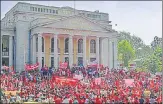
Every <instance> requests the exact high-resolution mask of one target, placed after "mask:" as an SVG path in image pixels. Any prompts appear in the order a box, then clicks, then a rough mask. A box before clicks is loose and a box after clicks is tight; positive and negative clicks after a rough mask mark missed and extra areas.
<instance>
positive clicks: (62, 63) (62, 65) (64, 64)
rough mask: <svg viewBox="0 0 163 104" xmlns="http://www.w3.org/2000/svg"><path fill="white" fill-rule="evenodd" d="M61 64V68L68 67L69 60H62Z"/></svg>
mask: <svg viewBox="0 0 163 104" xmlns="http://www.w3.org/2000/svg"><path fill="white" fill-rule="evenodd" d="M59 66H60V68H67V66H68V63H67V62H60V64H59Z"/></svg>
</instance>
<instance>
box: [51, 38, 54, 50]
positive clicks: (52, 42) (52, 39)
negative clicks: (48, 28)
mask: <svg viewBox="0 0 163 104" xmlns="http://www.w3.org/2000/svg"><path fill="white" fill-rule="evenodd" d="M51 52H54V38H51Z"/></svg>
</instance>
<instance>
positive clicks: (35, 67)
mask: <svg viewBox="0 0 163 104" xmlns="http://www.w3.org/2000/svg"><path fill="white" fill-rule="evenodd" d="M38 67H39V63H36V64H34V65H29V64H26V65H25V70H26V71H30V70H33V69H37V68H38Z"/></svg>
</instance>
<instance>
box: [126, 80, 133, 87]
mask: <svg viewBox="0 0 163 104" xmlns="http://www.w3.org/2000/svg"><path fill="white" fill-rule="evenodd" d="M124 80H125V84H126V86H127V87H128V86H131V87H132V84H133V83H134V79H124Z"/></svg>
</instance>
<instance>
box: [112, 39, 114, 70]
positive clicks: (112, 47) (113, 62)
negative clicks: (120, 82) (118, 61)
mask: <svg viewBox="0 0 163 104" xmlns="http://www.w3.org/2000/svg"><path fill="white" fill-rule="evenodd" d="M112 50H113V51H112V52H113V68H114V42H112Z"/></svg>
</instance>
